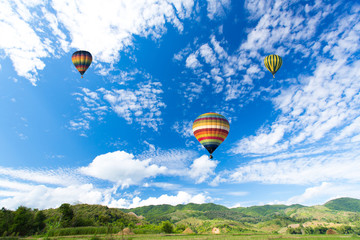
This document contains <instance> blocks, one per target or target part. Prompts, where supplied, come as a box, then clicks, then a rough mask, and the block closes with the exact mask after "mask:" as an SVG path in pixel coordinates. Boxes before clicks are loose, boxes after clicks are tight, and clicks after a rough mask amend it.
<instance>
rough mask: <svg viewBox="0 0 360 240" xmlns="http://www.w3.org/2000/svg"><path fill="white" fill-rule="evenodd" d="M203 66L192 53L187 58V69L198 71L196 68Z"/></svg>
mask: <svg viewBox="0 0 360 240" xmlns="http://www.w3.org/2000/svg"><path fill="white" fill-rule="evenodd" d="M201 66H202V65H201V64H200V62H199V60H198V59H197V54H195V53H191V54H190V55H189V56H188V57H187V58H186V67H188V68H192V69H196V68H199V67H201Z"/></svg>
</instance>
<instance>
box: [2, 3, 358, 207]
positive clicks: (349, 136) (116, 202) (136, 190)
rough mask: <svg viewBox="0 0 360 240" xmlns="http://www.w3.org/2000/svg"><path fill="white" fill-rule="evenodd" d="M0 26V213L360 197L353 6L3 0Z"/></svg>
mask: <svg viewBox="0 0 360 240" xmlns="http://www.w3.org/2000/svg"><path fill="white" fill-rule="evenodd" d="M0 32H1V33H2V34H1V37H0V109H1V112H2V117H1V118H0V206H1V207H6V208H9V209H16V208H17V207H18V206H19V205H25V206H27V207H32V208H40V209H44V208H53V207H57V206H60V205H61V204H62V203H64V202H67V203H80V202H81V203H89V204H103V205H107V206H110V207H121V208H131V207H138V206H144V205H150V204H173V205H176V204H186V203H189V202H194V203H205V202H213V203H217V204H222V205H225V206H228V207H234V206H252V205H261V204H274V203H281V204H293V203H300V204H304V205H314V204H322V203H324V202H325V201H327V200H330V199H333V198H337V197H344V196H347V197H355V198H360V191H359V189H360V174H359V171H358V169H359V167H360V150H359V149H360V111H359V110H360V94H359V90H360V81H359V79H360V60H359V53H360V51H359V49H360V4H359V3H357V1H355V0H353V1H321V0H316V1H285V0H273V1H265V0H249V1H230V0H204V1H198V0H195V1H191V0H167V1H165V0H158V1H149V0H137V1H115V0H114V1H106V2H101V3H100V1H89V0H76V1H74V0H49V1H45V2H44V1H41V0H32V1H28V0H17V1H2V2H1V3H0ZM80 49H83V50H88V51H90V52H91V53H92V55H93V63H92V65H91V66H90V68H89V69H88V71H87V72H86V73H85V75H84V78H83V79H81V78H80V74H79V73H78V72H77V70H76V69H75V67H74V66H73V64H72V62H71V55H72V53H73V52H75V51H77V50H80ZM269 54H277V55H280V56H281V57H282V58H283V65H282V67H281V69H280V70H279V72H278V73H277V74H276V78H275V79H273V78H272V75H271V73H270V72H268V71H267V70H266V68H265V66H264V64H263V59H264V57H265V56H267V55H269ZM210 111H213V112H218V113H220V114H223V115H224V116H225V117H226V118H227V119H228V120H229V121H230V133H229V135H228V137H227V139H226V140H225V141H224V143H223V144H222V145H221V146H220V147H219V148H218V149H217V150H216V151H215V153H214V159H212V160H210V159H209V158H208V155H207V152H206V150H205V149H204V148H202V146H201V145H200V143H198V142H197V140H196V139H195V137H194V136H193V134H192V129H191V126H192V122H193V121H194V119H195V118H196V117H198V116H199V115H200V114H203V113H206V112H210Z"/></svg>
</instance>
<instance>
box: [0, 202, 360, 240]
mask: <svg viewBox="0 0 360 240" xmlns="http://www.w3.org/2000/svg"><path fill="white" fill-rule="evenodd" d="M358 205H359V206H360V200H358V199H349V198H342V199H336V200H332V201H330V202H327V203H326V204H324V205H323V206H312V207H305V206H302V205H291V206H286V205H265V206H254V207H248V208H235V209H229V208H226V207H224V206H221V205H216V204H187V205H177V206H171V205H159V206H146V207H139V208H135V209H122V210H120V209H115V208H108V207H106V206H100V205H88V204H76V205H70V204H68V203H64V204H62V205H61V206H60V207H59V208H57V209H47V210H42V211H39V210H38V209H30V208H27V207H24V206H20V207H19V208H18V209H17V210H16V211H11V210H7V209H5V208H2V209H1V211H0V237H1V236H2V237H3V238H4V237H7V238H6V239H11V238H12V239H16V238H17V237H23V236H31V235H40V237H43V238H44V237H45V239H47V238H54V237H56V238H57V239H58V238H59V237H61V236H76V235H84V236H89V238H90V237H91V238H92V239H103V237H101V235H111V236H116V235H121V236H122V235H124V234H135V235H132V236H131V237H128V239H131V238H134V237H133V236H141V234H148V235H152V234H181V235H182V236H183V235H186V233H191V234H205V235H208V234H210V235H211V236H213V235H212V232H213V231H214V229H216V231H217V232H220V235H221V234H227V235H228V236H231V235H234V236H236V235H243V234H250V235H254V234H255V235H257V234H288V236H298V235H304V236H306V235H311V236H315V235H323V236H325V235H338V234H345V235H348V236H351V235H359V234H360V208H359V209H358V208H357V206H358ZM339 209H341V210H339ZM343 209H346V210H347V211H345V210H343ZM125 230H126V231H125ZM185 230H186V231H185ZM214 236H215V235H214ZM111 238H112V237H111ZM136 238H137V237H136ZM227 238H228V237H227ZM149 239H150V238H149ZM214 239H215V238H214ZM219 239H221V238H219ZM333 239H336V238H333Z"/></svg>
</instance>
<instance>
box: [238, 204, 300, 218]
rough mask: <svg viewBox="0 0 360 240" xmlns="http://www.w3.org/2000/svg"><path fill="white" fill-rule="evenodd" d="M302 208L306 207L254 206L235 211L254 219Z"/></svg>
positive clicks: (295, 205) (296, 205)
mask: <svg viewBox="0 0 360 240" xmlns="http://www.w3.org/2000/svg"><path fill="white" fill-rule="evenodd" d="M302 207H304V206H303V205H300V204H294V205H291V206H287V205H264V206H252V207H239V208H234V209H233V211H236V212H240V213H243V214H246V215H249V216H254V217H264V216H269V215H274V214H280V213H283V212H284V211H285V210H286V209H298V208H302Z"/></svg>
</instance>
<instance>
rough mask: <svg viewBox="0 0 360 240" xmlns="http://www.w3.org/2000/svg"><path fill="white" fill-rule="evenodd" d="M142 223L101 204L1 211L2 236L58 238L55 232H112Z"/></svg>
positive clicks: (0, 228)
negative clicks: (68, 230)
mask: <svg viewBox="0 0 360 240" xmlns="http://www.w3.org/2000/svg"><path fill="white" fill-rule="evenodd" d="M138 222H139V219H137V218H136V217H135V216H131V215H129V214H126V213H123V212H121V211H120V210H118V209H110V208H108V207H106V206H100V205H87V204H79V205H74V206H72V205H70V204H68V203H64V204H62V205H61V206H60V207H59V208H57V209H48V210H42V211H39V210H38V209H30V208H27V207H24V206H20V207H19V208H18V209H17V210H16V211H11V210H8V209H5V208H2V209H1V211H0V236H2V237H5V236H30V235H34V234H45V233H47V234H50V235H54V234H55V235H56V233H55V232H59V231H60V230H59V229H66V228H78V227H94V229H95V230H91V231H101V233H103V232H109V233H112V232H113V231H118V230H119V229H120V230H121V229H123V228H124V227H128V226H130V227H132V226H135V224H136V223H138ZM99 229H100V230H99ZM78 230H79V229H78ZM84 231H85V230H84ZM86 231H88V230H86Z"/></svg>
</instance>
